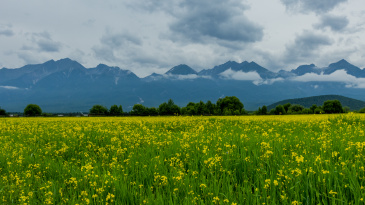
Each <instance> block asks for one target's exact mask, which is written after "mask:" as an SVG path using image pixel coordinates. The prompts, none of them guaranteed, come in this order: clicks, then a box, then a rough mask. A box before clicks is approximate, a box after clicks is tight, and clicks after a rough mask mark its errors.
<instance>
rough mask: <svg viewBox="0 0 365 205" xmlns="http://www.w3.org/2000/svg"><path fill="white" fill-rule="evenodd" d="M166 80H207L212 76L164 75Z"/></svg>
mask: <svg viewBox="0 0 365 205" xmlns="http://www.w3.org/2000/svg"><path fill="white" fill-rule="evenodd" d="M162 76H163V77H164V78H168V79H176V80H194V79H197V78H205V79H210V78H211V77H210V76H200V75H197V74H188V75H172V74H163V75H162Z"/></svg>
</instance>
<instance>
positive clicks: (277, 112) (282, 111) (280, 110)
mask: <svg viewBox="0 0 365 205" xmlns="http://www.w3.org/2000/svg"><path fill="white" fill-rule="evenodd" d="M285 114H286V112H285V108H284V106H282V105H277V106H276V107H275V115H285Z"/></svg>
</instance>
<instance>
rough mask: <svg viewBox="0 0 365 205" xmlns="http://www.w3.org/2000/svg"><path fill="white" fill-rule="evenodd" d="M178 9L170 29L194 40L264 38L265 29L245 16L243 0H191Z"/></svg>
mask: <svg viewBox="0 0 365 205" xmlns="http://www.w3.org/2000/svg"><path fill="white" fill-rule="evenodd" d="M177 9H179V11H177V12H176V13H173V14H172V15H174V16H175V17H176V18H177V20H176V21H175V22H173V23H172V24H171V25H170V30H171V31H173V33H174V34H178V35H180V36H182V37H184V38H186V39H189V40H191V41H194V42H204V41H207V40H208V41H209V42H210V41H211V40H222V41H228V42H256V41H260V40H262V38H263V28H262V27H261V26H258V25H256V24H255V23H253V22H252V21H250V20H249V19H248V18H247V17H246V16H244V15H243V12H244V10H245V9H247V8H246V7H245V6H244V5H243V4H242V3H240V1H236V0H234V1H232V0H231V1H228V2H227V1H221V0H200V1H193V0H188V1H184V2H182V3H180V4H179V6H178V8H177Z"/></svg>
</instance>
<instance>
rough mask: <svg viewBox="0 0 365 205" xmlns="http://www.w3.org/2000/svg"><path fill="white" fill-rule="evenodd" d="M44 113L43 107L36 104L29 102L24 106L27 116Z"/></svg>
mask: <svg viewBox="0 0 365 205" xmlns="http://www.w3.org/2000/svg"><path fill="white" fill-rule="evenodd" d="M41 114H42V109H41V108H40V107H39V106H38V105H36V104H29V105H27V107H25V108H24V115H25V116H37V115H41Z"/></svg>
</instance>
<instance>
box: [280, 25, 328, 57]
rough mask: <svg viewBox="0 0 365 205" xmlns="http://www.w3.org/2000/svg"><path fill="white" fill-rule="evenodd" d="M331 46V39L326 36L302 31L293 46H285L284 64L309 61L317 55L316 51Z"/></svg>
mask: <svg viewBox="0 0 365 205" xmlns="http://www.w3.org/2000/svg"><path fill="white" fill-rule="evenodd" d="M331 44H332V39H331V38H329V37H328V36H325V35H322V34H316V33H313V32H310V31H304V32H303V33H302V34H301V35H298V36H297V37H296V39H295V41H294V43H293V44H291V45H288V46H286V51H285V53H284V62H285V63H293V62H298V61H299V62H300V61H311V60H312V59H311V58H312V57H314V56H316V55H317V52H318V49H320V48H321V47H323V46H328V45H331Z"/></svg>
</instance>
